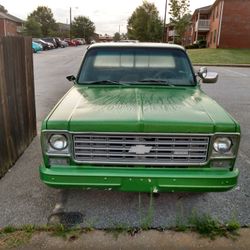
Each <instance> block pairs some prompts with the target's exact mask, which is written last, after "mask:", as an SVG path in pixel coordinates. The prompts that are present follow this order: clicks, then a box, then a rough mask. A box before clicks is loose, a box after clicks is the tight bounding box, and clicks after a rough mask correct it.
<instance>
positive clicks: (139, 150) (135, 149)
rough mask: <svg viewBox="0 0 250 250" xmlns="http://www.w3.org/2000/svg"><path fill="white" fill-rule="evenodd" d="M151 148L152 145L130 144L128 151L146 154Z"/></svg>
mask: <svg viewBox="0 0 250 250" xmlns="http://www.w3.org/2000/svg"><path fill="white" fill-rule="evenodd" d="M151 149H152V147H147V146H145V145H136V146H132V147H131V148H130V149H129V153H136V154H137V155H145V154H148V153H149V152H150V150H151Z"/></svg>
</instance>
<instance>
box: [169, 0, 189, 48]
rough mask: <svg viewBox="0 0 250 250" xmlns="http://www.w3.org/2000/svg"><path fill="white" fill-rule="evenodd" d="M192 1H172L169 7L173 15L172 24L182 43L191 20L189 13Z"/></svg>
mask: <svg viewBox="0 0 250 250" xmlns="http://www.w3.org/2000/svg"><path fill="white" fill-rule="evenodd" d="M189 3H190V0H170V3H169V6H170V11H169V14H170V15H171V18H170V22H171V23H172V24H173V25H174V27H175V31H176V33H177V35H178V38H177V40H179V43H182V39H183V37H184V34H185V32H186V30H187V27H188V25H189V23H190V20H191V15H190V13H189V6H190V4H189Z"/></svg>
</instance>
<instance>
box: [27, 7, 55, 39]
mask: <svg viewBox="0 0 250 250" xmlns="http://www.w3.org/2000/svg"><path fill="white" fill-rule="evenodd" d="M30 18H32V19H34V20H35V21H36V22H37V23H39V24H40V26H41V32H42V36H44V37H46V36H51V35H53V32H55V31H57V29H58V26H57V24H56V21H55V19H54V17H53V13H52V10H51V9H50V8H48V7H46V6H38V7H37V9H36V10H34V11H33V12H32V13H31V14H30V15H29V16H28V18H27V19H28V20H29V19H30Z"/></svg>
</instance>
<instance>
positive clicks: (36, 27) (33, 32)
mask: <svg viewBox="0 0 250 250" xmlns="http://www.w3.org/2000/svg"><path fill="white" fill-rule="evenodd" d="M23 33H24V35H28V36H32V37H41V36H42V30H41V24H40V23H38V22H37V21H36V20H35V19H34V18H33V17H29V18H28V20H27V21H26V22H25V25H24V32H23Z"/></svg>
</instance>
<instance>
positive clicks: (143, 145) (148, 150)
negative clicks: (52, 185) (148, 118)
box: [73, 133, 209, 166]
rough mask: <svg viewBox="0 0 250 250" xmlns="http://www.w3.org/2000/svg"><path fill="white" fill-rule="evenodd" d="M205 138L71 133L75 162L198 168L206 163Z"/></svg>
mask: <svg viewBox="0 0 250 250" xmlns="http://www.w3.org/2000/svg"><path fill="white" fill-rule="evenodd" d="M208 145H209V136H199V135H198V136H197V135H194V136H193V135H166V134H139V133H138V134H122V133H107V134H105V133H103V134H102V133H100V134H97V133H86V134H74V135H73V146H74V158H75V161H76V162H79V163H95V164H105V165H111V164H122V165H152V166H154V165H173V166H174V165H187V164H193V165H196V164H197V165H199V164H202V163H205V162H206V161H207V152H208Z"/></svg>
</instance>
